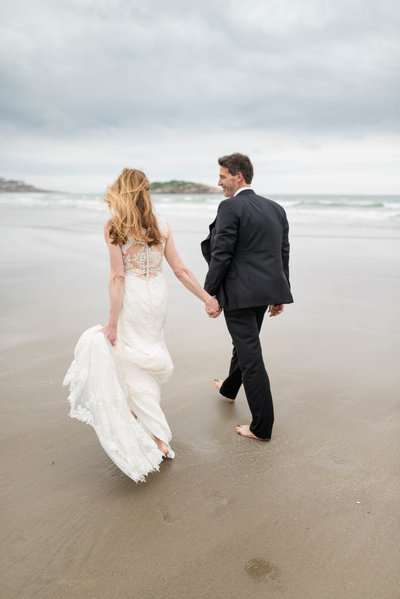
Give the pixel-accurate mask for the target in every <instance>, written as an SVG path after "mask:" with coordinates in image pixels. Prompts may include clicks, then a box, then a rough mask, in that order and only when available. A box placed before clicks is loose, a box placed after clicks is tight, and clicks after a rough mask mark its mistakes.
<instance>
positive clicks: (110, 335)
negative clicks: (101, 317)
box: [100, 324, 117, 346]
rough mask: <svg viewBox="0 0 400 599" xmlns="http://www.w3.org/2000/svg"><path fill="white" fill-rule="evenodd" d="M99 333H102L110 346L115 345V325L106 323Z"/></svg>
mask: <svg viewBox="0 0 400 599" xmlns="http://www.w3.org/2000/svg"><path fill="white" fill-rule="evenodd" d="M100 333H104V335H105V336H106V337H107V339H108V340H109V342H110V343H111V345H112V346H114V345H115V343H116V341H117V327H116V325H112V324H107V325H106V326H105V327H104V329H101V331H100Z"/></svg>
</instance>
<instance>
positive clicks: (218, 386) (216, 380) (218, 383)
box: [214, 379, 235, 403]
mask: <svg viewBox="0 0 400 599" xmlns="http://www.w3.org/2000/svg"><path fill="white" fill-rule="evenodd" d="M223 382H224V381H223V380H222V379H214V385H215V386H216V387H217V389H218V391H219V390H220V389H221V387H222V383H223ZM222 397H224V398H225V399H226V401H229V403H234V401H235V400H234V399H230V398H229V397H225V395H223V396H222Z"/></svg>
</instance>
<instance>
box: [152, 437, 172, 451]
mask: <svg viewBox="0 0 400 599" xmlns="http://www.w3.org/2000/svg"><path fill="white" fill-rule="evenodd" d="M154 441H155V442H156V443H157V447H158V449H159V450H160V451H162V452H163V454H164V455H167V453H168V452H169V447H168V445H167V444H166V443H164V441H161V439H158V437H154Z"/></svg>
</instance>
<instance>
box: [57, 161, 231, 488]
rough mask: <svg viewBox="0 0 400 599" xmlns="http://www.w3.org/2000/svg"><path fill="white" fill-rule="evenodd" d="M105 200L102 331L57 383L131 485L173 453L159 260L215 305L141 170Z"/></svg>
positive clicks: (82, 344) (126, 175)
mask: <svg viewBox="0 0 400 599" xmlns="http://www.w3.org/2000/svg"><path fill="white" fill-rule="evenodd" d="M105 201H106V203H107V204H108V207H109V209H110V213H111V219H110V220H109V221H108V222H107V223H106V225H105V227H104V235H105V240H106V243H107V246H108V250H109V254H110V284H109V291H110V316H109V320H108V324H107V325H106V326H105V327H102V326H101V325H97V326H93V327H91V328H90V329H87V330H86V331H85V332H84V333H83V334H82V335H81V337H80V339H79V341H78V343H77V345H76V348H75V352H74V360H73V362H72V364H71V366H70V367H69V369H68V372H67V374H66V376H65V379H64V383H63V384H64V385H65V386H67V385H69V387H70V393H69V397H68V399H69V402H70V406H71V410H70V416H71V417H73V418H77V419H79V420H81V421H82V422H86V423H88V424H90V425H92V426H93V428H94V429H95V431H96V433H97V436H98V439H99V441H100V443H101V445H102V447H103V449H104V451H105V452H106V453H107V454H108V456H109V457H110V458H111V459H112V460H113V461H114V463H115V464H116V465H117V466H118V467H119V468H120V469H121V470H122V471H123V472H125V474H127V475H128V476H130V478H132V479H133V480H134V481H136V482H138V481H144V480H145V476H146V475H147V474H149V473H150V472H152V471H153V470H158V469H159V465H160V462H161V461H162V459H163V457H165V456H166V457H169V458H173V457H174V455H175V454H174V452H173V450H172V449H171V446H170V441H171V431H170V428H169V426H168V423H167V420H166V418H165V415H164V413H163V411H162V410H161V407H160V383H161V382H164V381H166V380H167V379H168V377H169V375H170V374H171V372H172V370H173V364H172V361H171V357H170V355H169V353H168V350H167V347H166V345H165V341H164V323H165V317H166V310H167V289H166V284H165V279H164V275H163V272H162V266H163V256H165V258H166V260H167V262H168V264H169V266H170V267H171V268H172V270H173V271H174V273H175V275H176V276H177V277H178V279H179V280H180V281H181V282H182V283H183V285H184V286H185V287H186V288H187V289H188V290H189V291H191V292H192V293H194V295H196V296H197V297H198V298H199V299H201V300H202V301H203V302H204V304H205V308H206V311H207V313H208V314H209V316H211V317H216V316H218V315H219V313H220V308H219V305H218V302H217V300H216V299H214V298H212V297H211V296H210V295H209V294H208V293H207V292H206V291H205V290H204V289H203V288H202V286H201V285H200V283H199V282H198V281H197V279H196V278H195V276H194V275H193V273H192V272H191V271H190V270H189V269H188V268H187V267H186V266H185V265H184V263H183V262H182V260H181V258H180V256H179V254H178V252H177V251H176V248H175V245H174V240H173V237H172V233H171V230H170V228H169V226H168V224H167V222H166V221H165V220H163V219H161V218H157V217H156V216H155V214H154V212H153V207H152V203H151V199H150V194H149V183H148V180H147V178H146V176H145V174H144V173H143V172H141V171H139V170H135V169H126V168H125V169H124V170H123V171H122V173H121V174H120V176H119V177H118V179H117V180H116V181H115V182H114V183H113V184H112V185H111V186H110V187H109V188H108V190H107V194H106V197H105Z"/></svg>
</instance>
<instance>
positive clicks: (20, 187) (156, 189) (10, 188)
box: [0, 177, 221, 194]
mask: <svg viewBox="0 0 400 599" xmlns="http://www.w3.org/2000/svg"><path fill="white" fill-rule="evenodd" d="M150 189H151V191H152V192H153V193H204V194H210V193H213V194H217V193H221V190H220V189H218V188H217V187H211V186H209V185H204V184H203V183H193V182H192V181H178V180H175V179H173V180H171V181H155V182H154V183H151V184H150ZM26 191H30V192H41V193H50V190H48V189H39V188H38V187H35V186H34V185H30V184H28V183H25V181H21V180H14V179H8V180H7V179H4V178H3V177H0V193H7V192H8V193H23V192H26ZM53 191H54V190H53Z"/></svg>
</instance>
